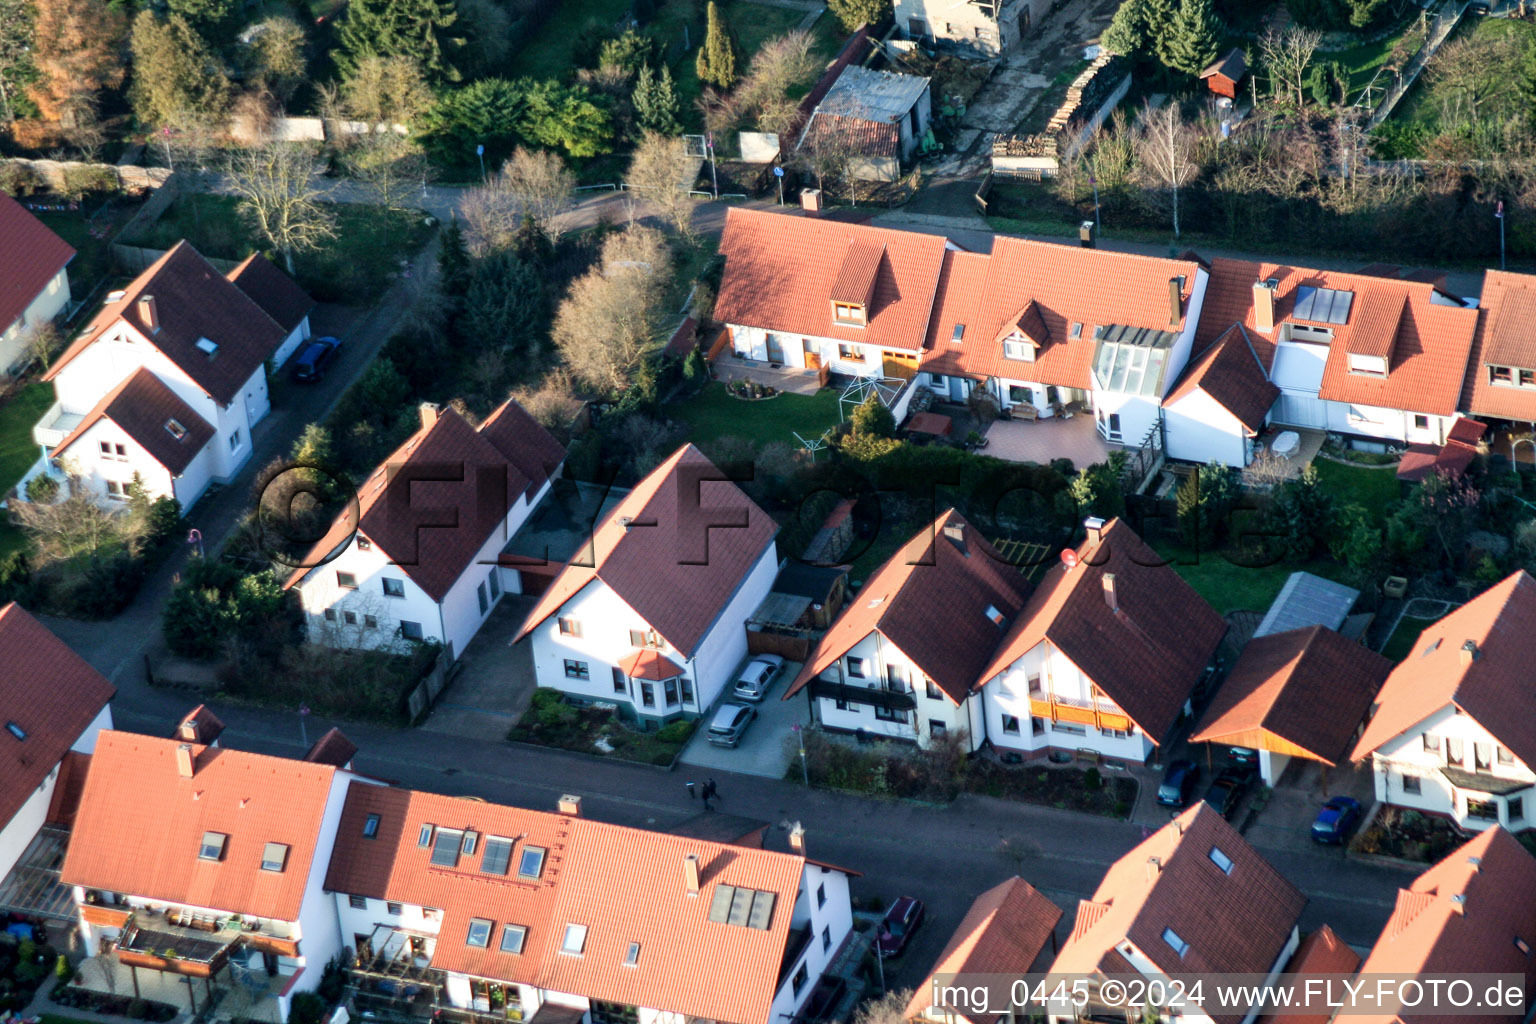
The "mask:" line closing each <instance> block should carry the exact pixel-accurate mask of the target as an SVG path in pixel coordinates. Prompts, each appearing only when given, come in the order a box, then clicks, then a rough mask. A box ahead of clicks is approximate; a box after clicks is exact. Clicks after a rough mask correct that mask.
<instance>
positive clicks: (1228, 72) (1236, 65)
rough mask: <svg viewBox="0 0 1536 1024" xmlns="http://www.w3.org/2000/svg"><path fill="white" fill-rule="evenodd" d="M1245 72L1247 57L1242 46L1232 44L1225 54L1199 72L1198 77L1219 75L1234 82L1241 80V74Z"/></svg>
mask: <svg viewBox="0 0 1536 1024" xmlns="http://www.w3.org/2000/svg"><path fill="white" fill-rule="evenodd" d="M1247 73H1248V57H1247V55H1246V54H1244V53H1243V48H1242V47H1241V46H1234V47H1232V49H1230V50H1228V51H1227V53H1226V56H1224V57H1222V58H1221V59H1220V60H1218V61H1216V62H1214V63H1212V64H1211V65H1210V66H1209V67H1207V68H1206V69H1205V70H1204V71H1202V72H1200V77H1201V78H1202V79H1204V78H1210V77H1211V76H1212V75H1220V76H1221V77H1223V78H1229V79H1231V80H1232V81H1234V82H1241V81H1242V80H1243V76H1244V75H1246V74H1247Z"/></svg>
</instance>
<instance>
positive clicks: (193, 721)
mask: <svg viewBox="0 0 1536 1024" xmlns="http://www.w3.org/2000/svg"><path fill="white" fill-rule="evenodd" d="M222 735H224V723H223V722H222V721H220V719H219V716H218V715H216V714H214V713H213V712H212V711H210V710H209V709H208V706H207V705H206V704H199V705H198V706H197V707H195V708H193V709H192V710H191V711H188V712H187V713H186V714H185V715H182V716H181V721H179V722H177V723H176V731H175V732H174V733H172V734H171V738H172V739H177V740H181V741H183V742H187V743H200V744H202V745H204V746H208V745H211V744H213V743H215V742H217V741H218V738H219V737H220V736H222Z"/></svg>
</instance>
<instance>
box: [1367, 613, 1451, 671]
mask: <svg viewBox="0 0 1536 1024" xmlns="http://www.w3.org/2000/svg"><path fill="white" fill-rule="evenodd" d="M1437 621H1439V620H1437V619H1414V618H1409V617H1408V616H1406V615H1404V616H1403V617H1402V618H1401V619H1398V620H1397V628H1396V629H1394V630H1393V631H1392V635H1391V636H1390V637H1388V638H1387V642H1386V644H1384V645H1383V646H1382V648H1381V653H1382V655H1383V656H1384V657H1387V658H1391V659H1392V660H1393V661H1402V660H1403V659H1404V658H1406V657H1408V654H1409V652H1410V651H1412V650H1413V645H1414V644H1415V643H1417V642H1418V639H1419V634H1420V633H1422V632H1424V631H1425V630H1426V629H1428V628H1429V627H1430V626H1432V625H1434V624H1435V623H1436V622H1437Z"/></svg>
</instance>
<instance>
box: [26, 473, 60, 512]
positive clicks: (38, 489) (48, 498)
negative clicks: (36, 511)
mask: <svg viewBox="0 0 1536 1024" xmlns="http://www.w3.org/2000/svg"><path fill="white" fill-rule="evenodd" d="M58 496H59V481H58V479H57V478H56V477H51V476H48V475H47V474H42V475H39V476H35V477H33V478H32V479H31V480H28V481H27V500H28V501H33V502H37V503H38V504H42V505H51V504H53V502H54V500H55V499H56V498H58Z"/></svg>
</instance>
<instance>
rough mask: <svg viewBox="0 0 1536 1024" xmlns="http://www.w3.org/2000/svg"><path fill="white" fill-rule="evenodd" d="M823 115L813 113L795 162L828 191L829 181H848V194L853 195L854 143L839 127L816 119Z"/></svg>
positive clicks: (820, 186)
mask: <svg viewBox="0 0 1536 1024" xmlns="http://www.w3.org/2000/svg"><path fill="white" fill-rule="evenodd" d="M820 120H821V115H819V114H817V115H813V116H812V121H811V124H810V126H809V130H808V131H807V132H806V133H805V138H804V140H803V141H802V142H801V143H800V148H798V149H797V150H795V158H796V162H797V163H798V164H799V165H800V166H801V167H802V168H803V169H805V170H806V171H808V172H809V173H810V174H811V176H812V177H814V178H815V179H816V187H817V188H819V189H821V190H822V191H823V192H826V191H827V182H828V181H842V182H848V183H849V184H848V194H849V196H850V198H852V197H853V186H852V183H851V179H852V177H853V159H854V155H855V154H854V149H853V143H852V141H851V140H850V139H849V137H848V133H847V132H846V131H843V130H841V128H840V126H837V125H834V124H830V123H826V122H823V123H820V124H818V123H817V122H818V121H820Z"/></svg>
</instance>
